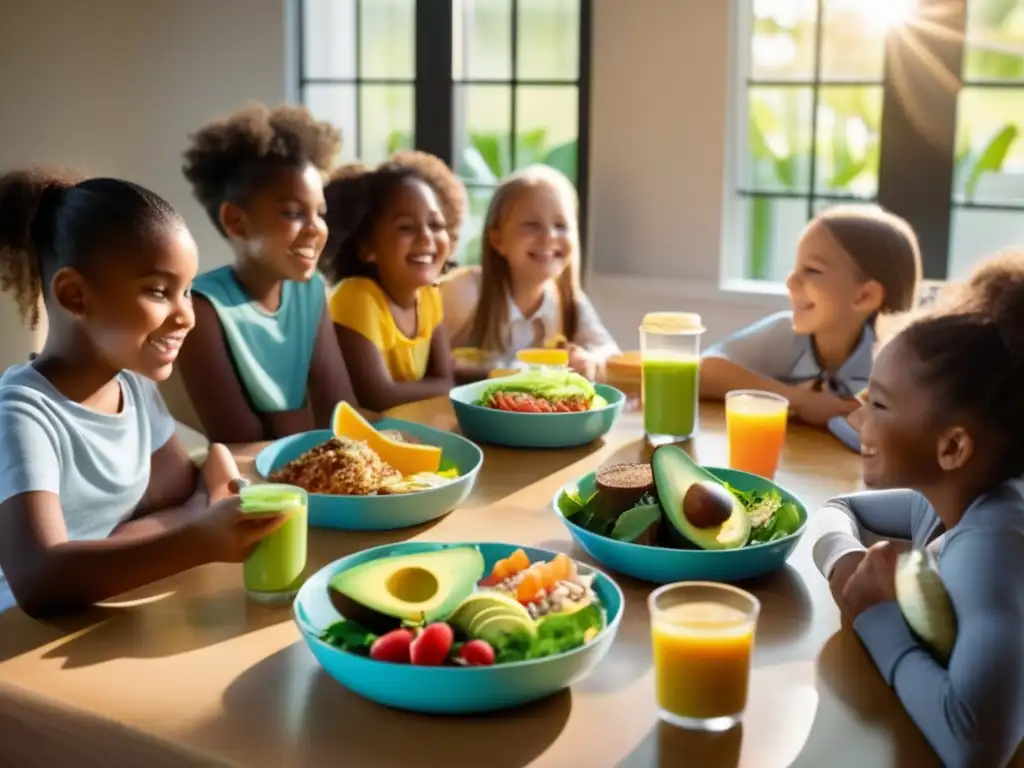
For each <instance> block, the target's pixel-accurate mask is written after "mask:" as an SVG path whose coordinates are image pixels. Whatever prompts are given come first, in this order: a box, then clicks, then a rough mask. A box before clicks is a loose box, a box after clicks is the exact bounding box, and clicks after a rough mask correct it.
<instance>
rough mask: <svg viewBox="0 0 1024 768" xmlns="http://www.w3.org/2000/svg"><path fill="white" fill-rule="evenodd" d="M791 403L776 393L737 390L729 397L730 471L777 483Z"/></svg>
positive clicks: (727, 432)
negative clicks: (756, 476)
mask: <svg viewBox="0 0 1024 768" xmlns="http://www.w3.org/2000/svg"><path fill="white" fill-rule="evenodd" d="M788 421H789V400H787V399H786V398H784V397H783V396H782V395H776V394H775V393H774V392H762V391H760V390H756V389H737V390H733V391H732V392H727V393H726V395H725V431H726V434H727V435H728V440H729V467H730V468H732V469H739V470H741V471H743V472H750V473H751V474H754V475H760V476H761V477H766V478H768V479H769V480H772V479H774V477H775V472H776V471H777V470H778V468H779V458H780V457H781V456H782V445H783V443H785V442H786V422H788Z"/></svg>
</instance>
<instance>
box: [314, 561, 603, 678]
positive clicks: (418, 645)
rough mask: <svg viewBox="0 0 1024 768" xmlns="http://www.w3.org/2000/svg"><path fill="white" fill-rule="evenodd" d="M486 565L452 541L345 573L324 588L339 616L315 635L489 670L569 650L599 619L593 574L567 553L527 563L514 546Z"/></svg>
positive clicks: (375, 651)
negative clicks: (487, 567) (583, 571)
mask: <svg viewBox="0 0 1024 768" xmlns="http://www.w3.org/2000/svg"><path fill="white" fill-rule="evenodd" d="M484 567H485V564H484V560H483V557H482V555H481V554H480V551H479V549H477V548H476V547H473V546H459V547H449V548H447V549H441V550H433V551H429V552H423V553H416V554H407V555H392V556H390V557H389V556H385V557H381V558H378V559H376V560H371V561H369V562H366V563H362V564H360V565H358V566H356V567H354V568H351V569H349V570H347V571H342V572H341V573H339V574H336V575H335V576H334V577H333V578H332V579H331V582H330V585H329V588H328V591H329V593H330V598H331V602H332V604H333V605H334V607H335V608H336V609H337V610H338V612H339V613H340V614H341V615H342V617H343V618H342V619H341V621H338V622H336V623H335V624H332V625H331V626H330V627H328V628H327V629H326V630H325V631H324V632H323V633H322V635H321V639H322V640H323V641H324V642H326V643H329V644H330V645H333V646H335V647H337V648H341V649H342V650H345V651H349V652H351V653H356V654H359V655H362V656H368V657H369V658H371V659H374V660H376V661H382V662H388V663H393V664H413V665H417V666H441V665H447V666H490V665H492V664H507V663H511V662H516V661H525V660H527V659H536V658H542V657H544V656H551V655H554V654H558V653H564V652H566V651H571V650H574V649H576V648H579V647H582V646H583V645H585V644H586V643H589V642H590V641H591V640H593V639H594V638H595V637H596V636H597V634H598V633H599V632H600V631H601V630H602V629H603V628H604V626H605V624H606V621H607V619H606V616H605V611H604V607H603V606H602V605H601V602H600V600H599V599H598V597H597V595H596V593H595V592H594V590H593V589H592V586H591V585H592V581H593V576H592V575H588V574H581V573H580V570H579V568H578V567H577V565H576V563H575V561H573V560H572V558H570V557H569V556H568V555H564V554H558V555H555V557H553V558H552V559H551V560H550V561H546V562H545V561H534V562H531V561H530V558H529V557H528V556H527V554H526V553H525V552H524V551H523V550H521V549H520V550H516V551H515V552H513V553H512V554H511V555H510V556H509V557H507V558H505V559H503V560H500V561H498V562H497V563H495V564H494V566H493V567H492V568H491V571H490V573H488V574H487V575H486V577H485V576H484Z"/></svg>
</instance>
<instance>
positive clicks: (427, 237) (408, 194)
mask: <svg viewBox="0 0 1024 768" xmlns="http://www.w3.org/2000/svg"><path fill="white" fill-rule="evenodd" d="M423 158H429V159H430V162H427V163H423V162H421V161H422V159H423ZM435 160H436V158H430V156H426V155H420V156H406V158H405V160H404V162H403V163H395V162H389V163H385V164H384V165H381V166H380V167H378V168H374V169H370V168H367V167H366V166H363V165H358V164H355V165H349V166H346V167H344V168H339V169H338V171H337V172H335V174H334V175H333V176H332V179H331V182H330V183H329V184H328V186H327V190H326V194H327V202H328V213H327V216H328V223H329V225H330V237H329V238H328V241H327V246H326V248H325V249H324V255H323V259H322V260H321V269H322V270H323V272H324V274H325V275H326V276H327V279H328V280H329V281H331V282H332V283H337V285H336V286H335V288H334V290H333V292H332V294H331V298H330V313H331V318H332V320H333V321H334V328H335V333H336V336H337V344H338V346H339V347H340V348H341V350H342V353H343V354H344V357H345V362H346V364H347V365H348V369H349V370H350V371H351V372H352V381H353V384H354V386H355V391H356V395H357V396H358V398H359V402H360V403H361V404H362V405H364V406H365V407H367V408H371V409H373V410H376V411H383V410H386V409H388V408H392V407H394V406H396V405H400V404H402V403H408V402H412V401H414V400H424V399H426V398H430V397H436V396H438V395H444V394H447V393H448V391H449V390H450V389H451V387H452V384H453V380H452V363H451V355H450V353H449V350H448V337H447V335H446V334H445V330H444V327H443V326H442V325H441V311H442V310H441V297H440V294H439V293H438V290H437V287H436V286H435V283H436V281H437V278H438V276H439V275H440V274H441V270H442V268H443V267H444V264H445V262H446V261H447V259H448V254H449V253H450V249H451V238H450V235H449V232H448V222H446V221H445V217H444V210H445V209H447V208H451V207H454V206H457V204H458V203H457V201H454V200H453V198H452V197H451V195H452V190H453V189H456V188H457V185H456V183H455V181H454V177H453V176H452V174H451V171H450V170H448V169H447V167H446V166H444V164H443V163H440V161H436V162H434V161H435Z"/></svg>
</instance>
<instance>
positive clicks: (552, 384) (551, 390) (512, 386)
mask: <svg viewBox="0 0 1024 768" xmlns="http://www.w3.org/2000/svg"><path fill="white" fill-rule="evenodd" d="M505 392H521V393H523V394H527V395H533V396H534V397H538V398H543V399H544V400H564V399H566V398H571V397H585V398H587V399H588V400H590V399H592V398H593V397H594V395H595V390H594V385H593V384H591V383H590V382H589V381H587V379H586V378H584V377H583V376H580V375H579V374H578V373H575V372H572V371H555V370H538V371H523V372H522V373H517V374H515V375H513V376H509V377H508V378H505V379H501V380H500V381H496V382H495V383H494V384H491V385H490V386H489V387H487V388H486V389H485V390H484V391H483V394H482V395H481V396H480V404H482V405H486V404H487V403H488V402H490V400H491V398H492V397H493V396H494V395H496V394H499V393H505Z"/></svg>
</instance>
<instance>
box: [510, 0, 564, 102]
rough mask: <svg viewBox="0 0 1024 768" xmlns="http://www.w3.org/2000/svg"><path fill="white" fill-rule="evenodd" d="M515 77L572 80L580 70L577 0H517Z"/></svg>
mask: <svg viewBox="0 0 1024 768" xmlns="http://www.w3.org/2000/svg"><path fill="white" fill-rule="evenodd" d="M516 24H517V29H516V33H517V36H518V42H519V44H518V46H517V47H518V51H517V54H516V76H517V78H518V79H519V80H567V81H570V82H572V81H575V80H576V79H577V78H578V77H579V72H580V0H519V7H518V16H517V18H516Z"/></svg>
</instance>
